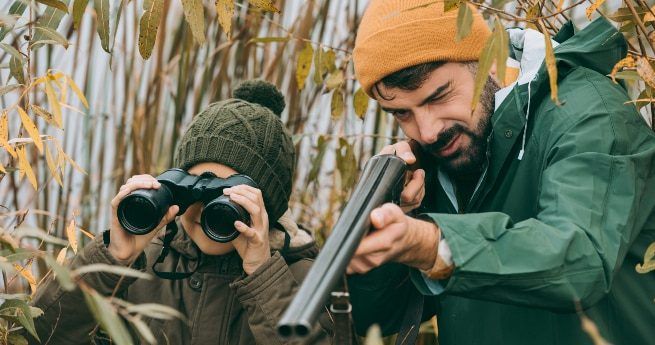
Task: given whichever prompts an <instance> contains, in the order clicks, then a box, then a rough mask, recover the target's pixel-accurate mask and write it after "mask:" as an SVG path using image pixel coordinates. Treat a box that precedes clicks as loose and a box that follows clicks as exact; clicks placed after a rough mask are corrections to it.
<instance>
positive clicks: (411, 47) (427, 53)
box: [353, 0, 491, 97]
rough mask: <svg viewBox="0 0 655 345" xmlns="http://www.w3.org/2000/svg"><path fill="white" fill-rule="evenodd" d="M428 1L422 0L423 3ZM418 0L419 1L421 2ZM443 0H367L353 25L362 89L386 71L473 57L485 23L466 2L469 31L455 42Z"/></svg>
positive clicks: (453, 16) (452, 15) (452, 19)
mask: <svg viewBox="0 0 655 345" xmlns="http://www.w3.org/2000/svg"><path fill="white" fill-rule="evenodd" d="M426 3H427V4H430V5H427V6H426V5H425V4H426ZM422 5H423V6H422ZM443 5H444V3H443V1H439V2H436V3H433V2H432V1H430V0H371V1H370V3H369V5H368V8H367V9H366V11H365V12H364V16H363V17H362V22H361V23H360V24H359V29H358V30H357V39H356V40H355V50H354V53H353V62H354V64H355V75H356V76H357V79H358V80H359V82H360V83H361V84H362V88H363V89H364V91H366V93H367V94H368V95H369V96H371V97H373V94H372V93H371V88H372V87H373V85H375V83H377V82H379V81H380V80H382V78H384V77H386V76H387V75H389V74H392V73H394V72H397V71H400V70H402V69H404V68H407V67H411V66H415V65H419V64H422V63H426V62H434V61H473V60H478V58H479V57H480V53H481V52H482V48H483V47H484V44H485V42H486V41H487V38H488V37H489V35H490V34H491V32H490V30H489V27H487V24H486V23H485V21H484V19H483V18H482V16H481V15H480V13H479V12H478V10H477V9H475V8H473V7H471V10H472V12H473V24H472V26H471V32H470V33H469V34H468V36H466V37H465V38H464V39H463V40H461V41H459V42H456V41H455V34H456V32H457V10H456V9H455V10H450V11H448V12H445V13H444V11H443Z"/></svg>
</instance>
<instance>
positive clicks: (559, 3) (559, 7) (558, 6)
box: [557, 0, 564, 12]
mask: <svg viewBox="0 0 655 345" xmlns="http://www.w3.org/2000/svg"><path fill="white" fill-rule="evenodd" d="M562 6H564V0H559V2H558V3H557V12H561V11H562Z"/></svg>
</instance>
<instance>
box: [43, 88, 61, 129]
mask: <svg viewBox="0 0 655 345" xmlns="http://www.w3.org/2000/svg"><path fill="white" fill-rule="evenodd" d="M45 94H46V97H47V98H48V105H49V106H50V110H51V111H52V114H53V115H54V120H55V123H56V124H57V127H58V128H62V125H63V121H62V117H61V105H60V104H59V100H57V95H56V94H55V89H54V88H53V87H52V84H51V81H50V79H49V78H48V79H46V83H45Z"/></svg>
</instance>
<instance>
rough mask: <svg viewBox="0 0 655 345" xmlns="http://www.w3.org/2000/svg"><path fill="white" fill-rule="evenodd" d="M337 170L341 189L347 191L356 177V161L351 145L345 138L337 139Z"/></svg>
mask: <svg viewBox="0 0 655 345" xmlns="http://www.w3.org/2000/svg"><path fill="white" fill-rule="evenodd" d="M336 153H337V170H338V171H339V175H340V176H341V189H342V190H343V191H349V190H350V189H351V188H352V186H353V185H354V184H355V178H356V177H357V159H356V158H355V152H354V150H353V147H352V145H350V143H348V140H346V139H345V138H339V149H338V150H337V152H336Z"/></svg>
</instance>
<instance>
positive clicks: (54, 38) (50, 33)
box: [30, 26, 68, 49]
mask: <svg viewBox="0 0 655 345" xmlns="http://www.w3.org/2000/svg"><path fill="white" fill-rule="evenodd" d="M34 30H35V32H40V33H41V34H42V35H40V36H39V37H44V38H45V39H42V40H39V41H32V42H30V45H36V44H47V43H50V42H52V43H54V44H61V45H62V46H64V48H66V49H68V40H67V39H66V38H65V37H64V36H62V35H61V34H60V33H58V32H57V31H55V30H53V29H50V28H48V27H43V26H41V27H39V26H37V27H35V28H34Z"/></svg>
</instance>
